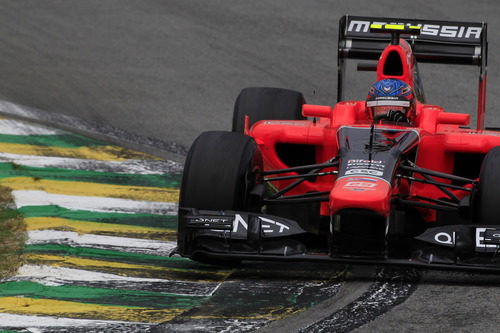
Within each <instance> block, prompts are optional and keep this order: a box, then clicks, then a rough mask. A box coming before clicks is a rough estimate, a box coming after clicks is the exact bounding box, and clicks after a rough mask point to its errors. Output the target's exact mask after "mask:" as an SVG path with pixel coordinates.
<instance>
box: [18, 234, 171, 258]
mask: <svg viewBox="0 0 500 333" xmlns="http://www.w3.org/2000/svg"><path fill="white" fill-rule="evenodd" d="M28 238H29V239H28V241H27V242H26V243H27V244H64V245H70V246H80V247H90V248H97V249H109V250H116V251H121V252H129V253H140V254H152V255H157V256H169V255H170V253H172V251H173V250H174V249H175V247H176V246H177V243H176V242H163V241H158V240H149V239H138V238H126V237H114V236H101V235H93V234H86V235H79V234H78V233H77V232H72V231H57V230H34V231H29V232H28Z"/></svg>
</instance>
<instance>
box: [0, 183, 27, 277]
mask: <svg viewBox="0 0 500 333" xmlns="http://www.w3.org/2000/svg"><path fill="white" fill-rule="evenodd" d="M25 231H26V226H25V224H24V220H23V216H22V214H21V213H20V212H19V211H18V210H17V209H16V208H15V206H14V199H13V198H12V195H11V191H10V189H8V188H7V187H4V186H0V279H2V278H5V277H8V276H12V275H14V274H15V273H16V271H17V269H18V268H19V266H20V265H21V260H20V256H21V251H22V249H23V246H24V242H25V240H26V233H25Z"/></svg>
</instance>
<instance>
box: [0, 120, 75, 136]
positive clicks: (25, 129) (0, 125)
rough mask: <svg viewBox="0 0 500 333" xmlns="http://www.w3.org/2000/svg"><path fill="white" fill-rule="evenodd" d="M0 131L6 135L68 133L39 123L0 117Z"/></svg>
mask: <svg viewBox="0 0 500 333" xmlns="http://www.w3.org/2000/svg"><path fill="white" fill-rule="evenodd" d="M0 133H1V134H8V135H58V134H68V132H64V131H61V130H57V129H52V128H48V127H45V126H41V125H32V124H29V123H27V122H24V121H20V120H12V119H0Z"/></svg>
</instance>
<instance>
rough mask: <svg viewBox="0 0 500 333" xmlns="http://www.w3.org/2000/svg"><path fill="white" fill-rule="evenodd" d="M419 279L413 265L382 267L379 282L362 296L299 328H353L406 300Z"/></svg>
mask: <svg viewBox="0 0 500 333" xmlns="http://www.w3.org/2000/svg"><path fill="white" fill-rule="evenodd" d="M417 282H418V274H417V272H416V271H415V270H414V269H406V268H401V269H399V270H398V269H395V268H392V269H388V268H384V269H381V270H380V271H379V272H378V274H377V278H376V282H375V283H373V284H372V285H371V286H370V287H369V289H368V291H366V292H365V293H364V294H363V295H362V296H361V297H360V298H358V299H357V300H355V301H354V302H352V303H350V304H348V305H347V306H345V307H344V308H342V309H340V310H339V311H336V312H334V313H332V314H331V315H329V316H328V317H326V318H324V319H322V320H320V321H318V322H316V323H314V324H312V325H309V326H308V327H305V328H302V329H300V330H298V332H300V333H309V332H339V333H342V332H350V331H352V330H354V329H356V328H358V327H361V326H363V325H364V324H366V323H368V322H370V321H372V320H374V319H375V318H377V317H378V316H380V315H382V314H383V313H385V312H387V311H389V310H390V309H391V308H393V307H395V306H397V305H398V304H401V303H403V302H404V301H405V300H406V299H407V298H408V297H409V296H410V295H411V294H412V293H413V291H415V289H416V288H417Z"/></svg>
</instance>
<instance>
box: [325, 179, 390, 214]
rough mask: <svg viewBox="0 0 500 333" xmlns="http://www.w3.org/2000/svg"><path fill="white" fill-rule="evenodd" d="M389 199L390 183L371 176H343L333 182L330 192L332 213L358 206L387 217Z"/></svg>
mask: <svg viewBox="0 0 500 333" xmlns="http://www.w3.org/2000/svg"><path fill="white" fill-rule="evenodd" d="M390 200H391V186H390V184H389V183H388V182H387V181H385V180H382V179H378V178H372V177H364V176H352V177H343V178H341V179H339V180H337V181H336V182H335V185H334V186H333V189H332V190H331V192H330V207H331V210H332V213H333V214H336V213H337V212H339V211H340V210H342V209H346V208H350V209H352V208H359V209H367V210H371V211H374V212H376V213H377V214H380V215H382V216H384V217H387V216H388V215H389V209H390Z"/></svg>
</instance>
